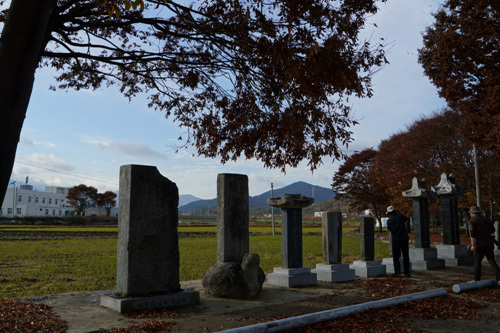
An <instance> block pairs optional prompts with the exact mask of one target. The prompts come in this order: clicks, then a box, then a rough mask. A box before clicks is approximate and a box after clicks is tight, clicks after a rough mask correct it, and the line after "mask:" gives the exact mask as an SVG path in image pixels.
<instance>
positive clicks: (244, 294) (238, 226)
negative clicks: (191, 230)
mask: <svg viewBox="0 0 500 333" xmlns="http://www.w3.org/2000/svg"><path fill="white" fill-rule="evenodd" d="M249 219H250V215H249V203H248V177H247V176H246V175H239V174H228V173H223V174H219V175H217V263H216V264H215V265H214V266H212V267H211V268H210V269H209V270H208V271H207V273H206V274H205V276H204V277H203V280H202V285H203V287H204V288H205V292H206V293H207V294H209V295H212V296H215V297H226V298H236V299H244V298H254V297H257V296H259V293H260V291H261V290H262V285H263V283H264V280H265V274H264V272H263V271H262V269H261V268H260V267H259V265H260V257H259V255H258V254H256V253H248V252H249V247H250V240H249V234H250V233H249Z"/></svg>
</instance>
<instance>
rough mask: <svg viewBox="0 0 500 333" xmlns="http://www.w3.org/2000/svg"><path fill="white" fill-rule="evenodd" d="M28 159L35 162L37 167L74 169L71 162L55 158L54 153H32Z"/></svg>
mask: <svg viewBox="0 0 500 333" xmlns="http://www.w3.org/2000/svg"><path fill="white" fill-rule="evenodd" d="M30 161H31V162H33V163H35V165H36V166H37V167H46V168H49V169H50V168H55V169H59V170H63V171H73V170H74V169H75V167H74V166H73V164H71V163H69V162H67V161H65V160H62V159H60V158H57V157H56V156H55V155H54V154H49V155H45V154H42V153H33V154H32V155H31V157H30Z"/></svg>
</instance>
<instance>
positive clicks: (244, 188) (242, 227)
mask: <svg viewBox="0 0 500 333" xmlns="http://www.w3.org/2000/svg"><path fill="white" fill-rule="evenodd" d="M249 219H250V210H249V203H248V177H247V176H246V175H239V174H229V173H222V174H219V175H217V262H219V263H220V262H241V261H242V260H243V256H244V255H245V254H247V253H248V249H249V244H250V243H249V242H250V241H249V229H248V228H249Z"/></svg>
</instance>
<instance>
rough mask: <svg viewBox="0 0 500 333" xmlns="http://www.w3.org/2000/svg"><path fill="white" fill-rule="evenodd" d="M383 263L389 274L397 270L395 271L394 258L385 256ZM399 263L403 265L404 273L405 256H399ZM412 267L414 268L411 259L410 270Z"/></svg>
mask: <svg viewBox="0 0 500 333" xmlns="http://www.w3.org/2000/svg"><path fill="white" fill-rule="evenodd" d="M382 265H385V272H386V273H387V274H394V273H395V271H394V260H393V258H384V259H382ZM399 265H400V267H401V271H402V273H404V271H403V267H404V265H403V258H399ZM411 269H412V264H411V261H410V272H411Z"/></svg>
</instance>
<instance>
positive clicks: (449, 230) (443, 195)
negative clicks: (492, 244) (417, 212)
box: [431, 173, 474, 265]
mask: <svg viewBox="0 0 500 333" xmlns="http://www.w3.org/2000/svg"><path fill="white" fill-rule="evenodd" d="M431 189H432V191H434V192H435V193H436V194H437V195H438V196H439V200H440V202H441V223H442V226H443V244H442V245H436V249H437V256H438V258H440V259H444V261H445V263H446V264H450V265H473V264H474V257H472V256H469V255H468V254H467V245H460V223H459V220H458V195H459V194H461V193H462V188H461V186H459V185H457V184H455V178H454V177H453V176H452V175H450V176H449V177H448V176H446V174H445V173H443V174H441V180H440V182H439V184H438V185H436V186H432V187H431Z"/></svg>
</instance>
